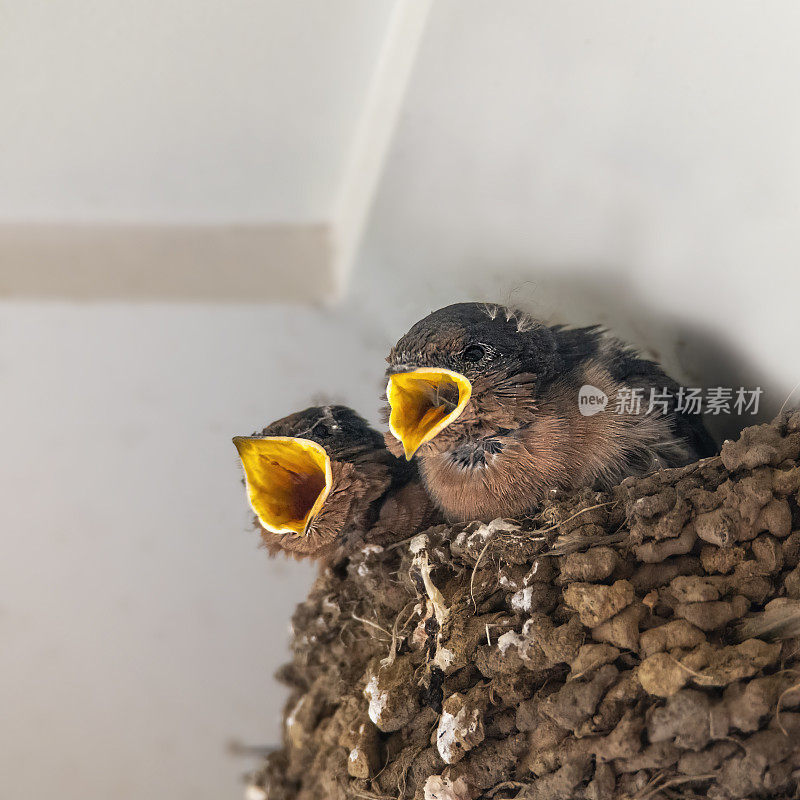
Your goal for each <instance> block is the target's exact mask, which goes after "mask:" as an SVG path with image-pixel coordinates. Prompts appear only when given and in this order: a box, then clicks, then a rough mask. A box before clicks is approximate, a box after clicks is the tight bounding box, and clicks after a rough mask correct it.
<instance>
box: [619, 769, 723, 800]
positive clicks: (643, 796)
mask: <svg viewBox="0 0 800 800" xmlns="http://www.w3.org/2000/svg"><path fill="white" fill-rule="evenodd" d="M715 777H716V775H715V774H714V773H713V772H709V773H707V774H705V775H691V776H688V775H687V776H686V777H678V778H670V779H669V780H666V781H664V782H663V783H660V781H661V780H662V779H663V778H666V775H664V774H662V775H659V776H657V777H655V778H653V780H651V781H650V783H648V785H647V786H645V787H644V788H643V789H642V790H641V791H640V792H638V793H637V794H636V795H634V800H648V798H650V797H653V795H655V794H658V792H660V791H662V790H663V789H668V788H669V787H670V786H681V785H682V784H685V783H697V782H699V781H710V780H713V779H714V778H715Z"/></svg>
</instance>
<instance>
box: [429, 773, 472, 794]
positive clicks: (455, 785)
mask: <svg viewBox="0 0 800 800" xmlns="http://www.w3.org/2000/svg"><path fill="white" fill-rule="evenodd" d="M423 791H424V793H425V800H472V798H473V797H474V795H473V793H472V792H471V791H470V789H469V786H468V785H467V782H466V781H465V780H464V779H463V778H460V777H459V778H456V779H455V780H454V781H452V780H450V778H445V777H444V776H443V775H431V776H430V777H429V778H428V780H426V781H425V786H424V788H423Z"/></svg>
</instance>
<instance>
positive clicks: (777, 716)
mask: <svg viewBox="0 0 800 800" xmlns="http://www.w3.org/2000/svg"><path fill="white" fill-rule="evenodd" d="M798 689H800V681H798V682H797V683H795V684H794V686H789V687H787V688H786V689H784V690H783V691H782V692H781V694H780V697H779V698H778V702H777V704H776V706H775V722H777V723H778V727H779V728H780V729H781V733H782V734H783V735H784V736H788V735H789V733H788V732H787V730H786V728H784V727H783V723H782V722H781V703H782V702H783V698H784V697H785V696H786V695H787V694H789V692H796V691H797V690H798Z"/></svg>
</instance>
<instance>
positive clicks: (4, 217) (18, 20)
mask: <svg viewBox="0 0 800 800" xmlns="http://www.w3.org/2000/svg"><path fill="white" fill-rule="evenodd" d="M394 6H395V0H337V2H335V3H332V2H330V0H294V1H293V2H291V3H287V2H282V1H281V0H266V1H265V0H261V2H256V1H255V0H250V1H248V0H170V2H168V3H165V2H163V0H61V1H60V2H58V3H53V2H50V0H25V2H14V3H4V4H3V9H2V12H1V14H0V20H2V42H1V43H0V119H1V120H2V124H0V175H2V181H0V221H2V222H9V221H12V222H45V223H51V222H73V221H78V222H83V223H86V222H89V223H96V222H115V223H120V222H121V223H135V224H142V223H159V224H163V223H189V224H197V223H201V224H202V223H227V222H236V223H259V224H263V223H265V222H277V223H306V222H321V221H324V220H327V219H328V217H329V216H330V214H331V211H332V208H333V205H334V203H335V200H336V193H337V191H338V189H339V182H340V180H341V177H342V170H343V168H344V163H345V158H346V155H347V152H348V148H349V147H350V145H351V142H352V139H353V136H354V133H355V130H356V125H357V120H358V117H359V113H360V111H361V108H362V106H363V103H364V98H365V96H366V93H367V89H368V85H369V81H370V78H371V76H372V72H373V69H374V66H375V63H376V59H377V58H378V54H379V52H380V49H381V47H382V44H383V41H384V37H385V34H386V31H387V26H388V24H389V20H390V15H391V12H392V9H393V7H394Z"/></svg>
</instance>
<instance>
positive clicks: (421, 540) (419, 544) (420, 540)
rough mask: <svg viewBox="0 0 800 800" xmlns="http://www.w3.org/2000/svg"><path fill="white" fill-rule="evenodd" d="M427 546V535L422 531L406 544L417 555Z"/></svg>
mask: <svg viewBox="0 0 800 800" xmlns="http://www.w3.org/2000/svg"><path fill="white" fill-rule="evenodd" d="M427 546H428V537H427V536H426V535H425V534H424V533H418V534H417V535H416V536H415V537H414V538H413V539H412V540H411V541H410V542H409V544H408V549H409V550H410V551H411V552H412V553H413V554H414V555H417V554H419V553H421V552H422V551H423V550H424V549H425V548H426V547H427Z"/></svg>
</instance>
